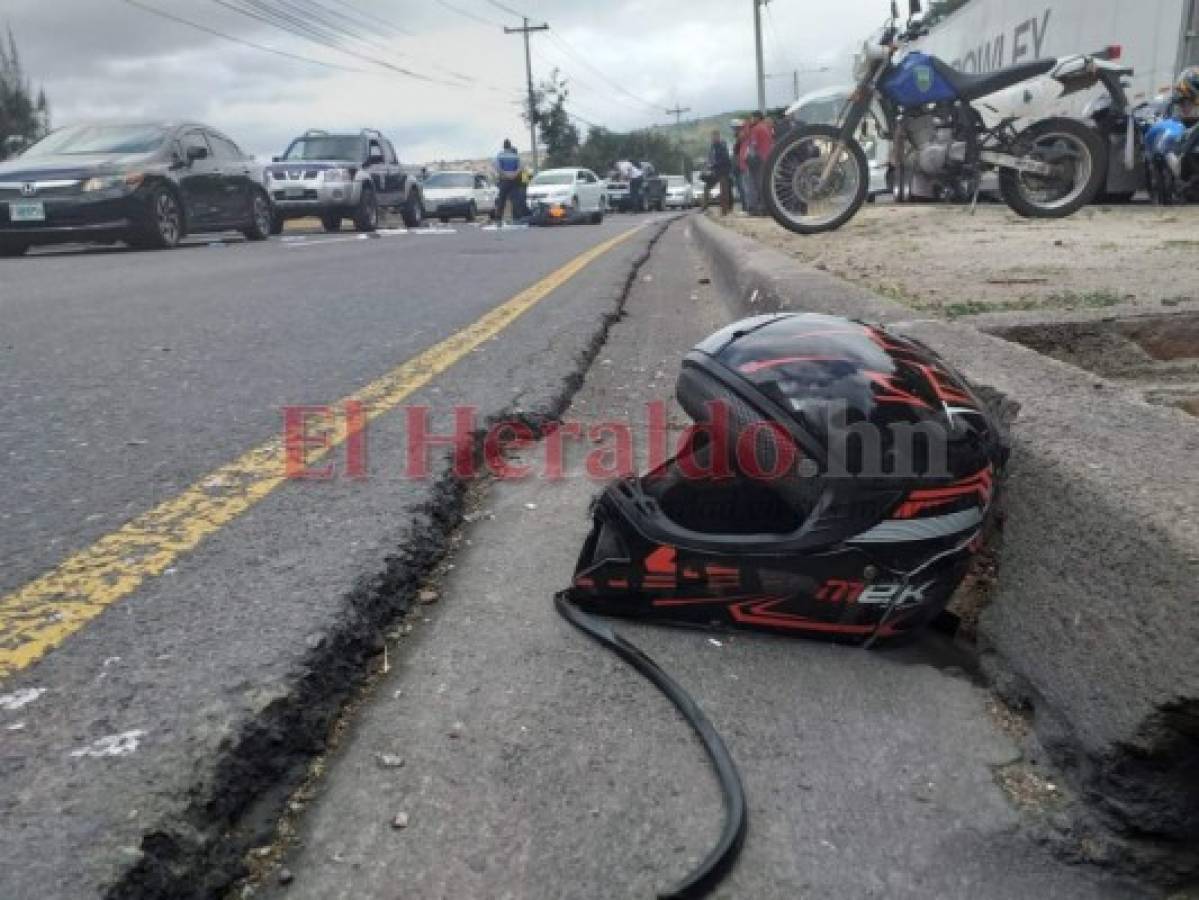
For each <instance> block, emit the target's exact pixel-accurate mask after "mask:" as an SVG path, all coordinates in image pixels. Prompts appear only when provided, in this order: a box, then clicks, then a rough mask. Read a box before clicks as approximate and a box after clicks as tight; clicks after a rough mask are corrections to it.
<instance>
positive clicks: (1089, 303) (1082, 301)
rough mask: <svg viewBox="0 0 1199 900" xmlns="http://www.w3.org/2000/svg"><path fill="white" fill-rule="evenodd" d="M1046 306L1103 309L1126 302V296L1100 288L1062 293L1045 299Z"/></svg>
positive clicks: (1050, 295)
mask: <svg viewBox="0 0 1199 900" xmlns="http://www.w3.org/2000/svg"><path fill="white" fill-rule="evenodd" d="M1044 302H1045V305H1047V306H1054V307H1059V308H1061V309H1078V308H1079V307H1083V308H1088V309H1102V308H1103V307H1106V306H1116V305H1117V304H1120V303H1123V302H1124V295H1123V294H1117V293H1116V292H1115V291H1113V290H1109V289H1107V288H1100V289H1099V290H1097V291H1085V292H1080V291H1060V292H1057V293H1053V294H1049V295H1048V296H1046V297H1045V301H1044Z"/></svg>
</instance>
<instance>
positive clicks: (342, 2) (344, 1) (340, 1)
mask: <svg viewBox="0 0 1199 900" xmlns="http://www.w3.org/2000/svg"><path fill="white" fill-rule="evenodd" d="M332 2H333V3H336V4H337V5H338V6H342V7H345V8H346V9H350V10H353V11H354V12H356V13H358V14H359V15H360V16H363V17H365V18H366V19H369V20H371V21H373V22H375V23H377V24H379V25H383V26H384V27H386V28H390V29H391V30H392V31H398V32H399V33H400V34H404V35H407V36H408V37H414V36H415V35H414V34H413V33H412V32H411V31H409V30H408V29H406V28H402V27H400V26H399V25H397V24H396V23H395V22H393V21H391V20H390V19H383V18H380V17H379V16H377V15H375V14H374V13H370V12H367V11H366V10H365V9H361V8H360V7H357V6H355V5H354V4H353V3H350V2H348V0H332Z"/></svg>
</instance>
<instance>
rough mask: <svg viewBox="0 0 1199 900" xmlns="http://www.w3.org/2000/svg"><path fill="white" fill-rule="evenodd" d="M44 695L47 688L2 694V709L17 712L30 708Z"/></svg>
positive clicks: (0, 698) (0, 705)
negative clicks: (26, 707) (25, 707)
mask: <svg viewBox="0 0 1199 900" xmlns="http://www.w3.org/2000/svg"><path fill="white" fill-rule="evenodd" d="M44 693H46V689H45V688H24V689H23V690H19V691H14V692H13V693H11V694H0V709H3V710H6V711H8V712H16V711H17V710H18V709H21V708H22V707H24V706H28V705H29V704H30V703H32V702H33V701H34V700H36V699H37V698H38V697H40V696H41V695H42V694H44Z"/></svg>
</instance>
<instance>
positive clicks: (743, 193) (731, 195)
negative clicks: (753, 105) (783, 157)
mask: <svg viewBox="0 0 1199 900" xmlns="http://www.w3.org/2000/svg"><path fill="white" fill-rule="evenodd" d="M729 125H730V127H731V128H732V129H733V146H732V149H731V150H730V149H729V145H728V142H727V141H726V140H725V139H724V135H723V134H721V132H720V130H719V129H714V130H713V131H712V143H711V145H710V146H709V147H708V163H707V172H706V174H705V178H704V184H705V190H704V208H705V209H707V207H708V205H709V203H710V202H711V192H712V190H713V189H715V190H717V192H718V196H719V198H720V212H721V214H722V215H728V214H729V213H730V212H732V211H733V204H734V200H735V201H736V202H737V203H740V204H741V209H742V210H743V211H744V213H745V214H746V215H750V216H760V215H765V207H764V205H763V196H764V193H765V182H764V172H765V169H766V160H767V159H768V158H769V157H770V152H771V150H773V149H774V141H775V135H776V132H777V130H778V126H777V125H776V124H775V121H774V119H773V118H771V117H770V116H765V115H763V114H762V113H760V112H754V113H753V114H752V115H751V116H750V117H749V118H748V119H733V121H732V122H730V123H729Z"/></svg>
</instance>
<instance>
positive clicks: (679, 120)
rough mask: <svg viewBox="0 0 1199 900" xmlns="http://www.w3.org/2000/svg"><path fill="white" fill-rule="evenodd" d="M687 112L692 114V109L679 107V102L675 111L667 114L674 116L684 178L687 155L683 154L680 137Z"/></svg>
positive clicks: (669, 110)
mask: <svg viewBox="0 0 1199 900" xmlns="http://www.w3.org/2000/svg"><path fill="white" fill-rule="evenodd" d="M686 112H691V107H690V106H679V102H678V101H677V100H676V101H675V103H674V109H668V110H666V114H667V115H668V116H674V129H675V130H674V139H675V140H676V141H678V144H679V156H680V157H681V158H682V160H683V169H682V175H683V177H684V178H686V177H687V154H686V153H684V152H683V139H682V138H681V137H679V127H680V126H681V125H682V124H683V113H686Z"/></svg>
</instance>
